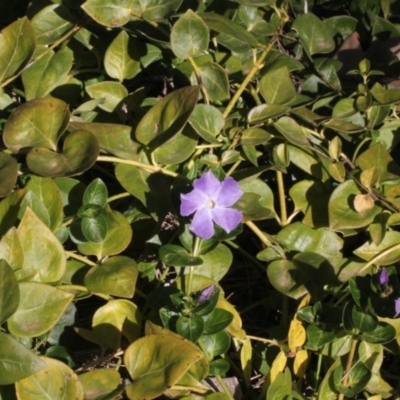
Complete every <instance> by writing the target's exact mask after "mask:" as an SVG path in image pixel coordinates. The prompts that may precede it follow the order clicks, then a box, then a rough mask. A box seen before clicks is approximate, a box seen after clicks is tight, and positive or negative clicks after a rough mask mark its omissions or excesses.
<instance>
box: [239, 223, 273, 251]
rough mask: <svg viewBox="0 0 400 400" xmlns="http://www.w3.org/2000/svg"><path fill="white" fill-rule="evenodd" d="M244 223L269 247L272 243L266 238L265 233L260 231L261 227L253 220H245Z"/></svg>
mask: <svg viewBox="0 0 400 400" xmlns="http://www.w3.org/2000/svg"><path fill="white" fill-rule="evenodd" d="M245 224H246V225H247V226H248V227H249V228H250V229H251V230H252V231H253V233H254V234H255V235H256V236H257V237H258V238H259V239H260V240H261V242H262V243H263V244H264V245H265V246H267V247H271V246H272V243H271V242H270V241H269V240H268V238H267V237H266V236H265V234H264V233H263V232H262V231H261V229H260V228H259V227H258V226H257V225H256V224H255V223H254V222H253V221H247V222H245Z"/></svg>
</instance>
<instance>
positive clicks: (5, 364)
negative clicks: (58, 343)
mask: <svg viewBox="0 0 400 400" xmlns="http://www.w3.org/2000/svg"><path fill="white" fill-rule="evenodd" d="M45 367H46V363H45V362H44V361H43V360H42V359H40V358H39V357H38V356H37V355H35V354H34V353H32V352H31V351H29V350H28V349H27V348H26V347H25V346H24V345H22V344H20V343H18V342H17V341H16V340H15V339H13V338H12V337H11V335H7V334H5V333H3V332H0V385H10V384H11V383H15V382H18V381H21V380H22V379H24V378H27V377H28V376H30V375H33V374H35V373H36V372H38V371H40V370H43V368H45Z"/></svg>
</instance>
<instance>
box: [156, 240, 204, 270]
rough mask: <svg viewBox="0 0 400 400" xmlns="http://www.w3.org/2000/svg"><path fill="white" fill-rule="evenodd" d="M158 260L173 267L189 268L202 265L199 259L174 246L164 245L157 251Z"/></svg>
mask: <svg viewBox="0 0 400 400" xmlns="http://www.w3.org/2000/svg"><path fill="white" fill-rule="evenodd" d="M158 255H159V257H160V260H161V261H162V262H164V263H165V264H167V265H172V266H174V267H190V266H193V265H201V264H203V260H202V259H201V258H200V257H194V256H192V255H190V254H189V253H188V252H187V251H186V250H185V249H184V248H183V247H181V246H177V245H175V244H166V245H164V246H161V247H160V249H159V250H158Z"/></svg>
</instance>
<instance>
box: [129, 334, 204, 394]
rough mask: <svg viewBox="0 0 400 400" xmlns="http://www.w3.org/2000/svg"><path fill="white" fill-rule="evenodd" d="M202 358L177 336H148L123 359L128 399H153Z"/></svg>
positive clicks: (133, 344) (196, 350)
mask: <svg viewBox="0 0 400 400" xmlns="http://www.w3.org/2000/svg"><path fill="white" fill-rule="evenodd" d="M202 358H204V355H203V354H202V352H201V351H200V350H199V349H198V348H197V347H196V346H195V345H194V344H192V343H190V342H189V341H187V340H185V339H183V338H179V337H177V336H166V335H149V336H145V337H143V338H141V339H138V340H136V341H135V342H134V343H132V344H131V345H130V346H129V347H128V348H127V349H126V352H125V356H124V362H125V366H126V368H127V370H128V372H129V374H130V375H131V377H132V379H133V383H132V384H131V385H129V386H128V387H127V389H126V392H127V395H128V397H129V399H131V400H139V399H143V398H155V397H157V396H159V395H161V394H163V393H164V392H165V390H166V389H167V388H168V387H171V386H173V385H175V384H176V383H177V382H178V381H179V380H180V379H181V378H182V377H183V375H184V374H185V373H186V372H187V371H188V369H189V368H190V367H191V366H192V365H193V364H195V363H196V362H197V361H199V360H200V359H202ZM149 382H151V385H149V384H148V383H149Z"/></svg>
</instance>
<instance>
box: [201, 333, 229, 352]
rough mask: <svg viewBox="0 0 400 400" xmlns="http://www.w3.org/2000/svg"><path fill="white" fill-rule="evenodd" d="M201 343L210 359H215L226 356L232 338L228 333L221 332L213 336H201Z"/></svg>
mask: <svg viewBox="0 0 400 400" xmlns="http://www.w3.org/2000/svg"><path fill="white" fill-rule="evenodd" d="M199 343H200V346H201V348H202V349H203V351H204V352H205V353H206V354H207V355H208V358H209V359H213V358H214V357H215V356H219V355H221V354H224V353H226V352H227V351H228V350H229V346H230V344H231V337H230V336H229V334H228V333H227V332H226V331H220V332H218V333H214V334H212V335H203V336H201V338H200V339H199Z"/></svg>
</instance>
